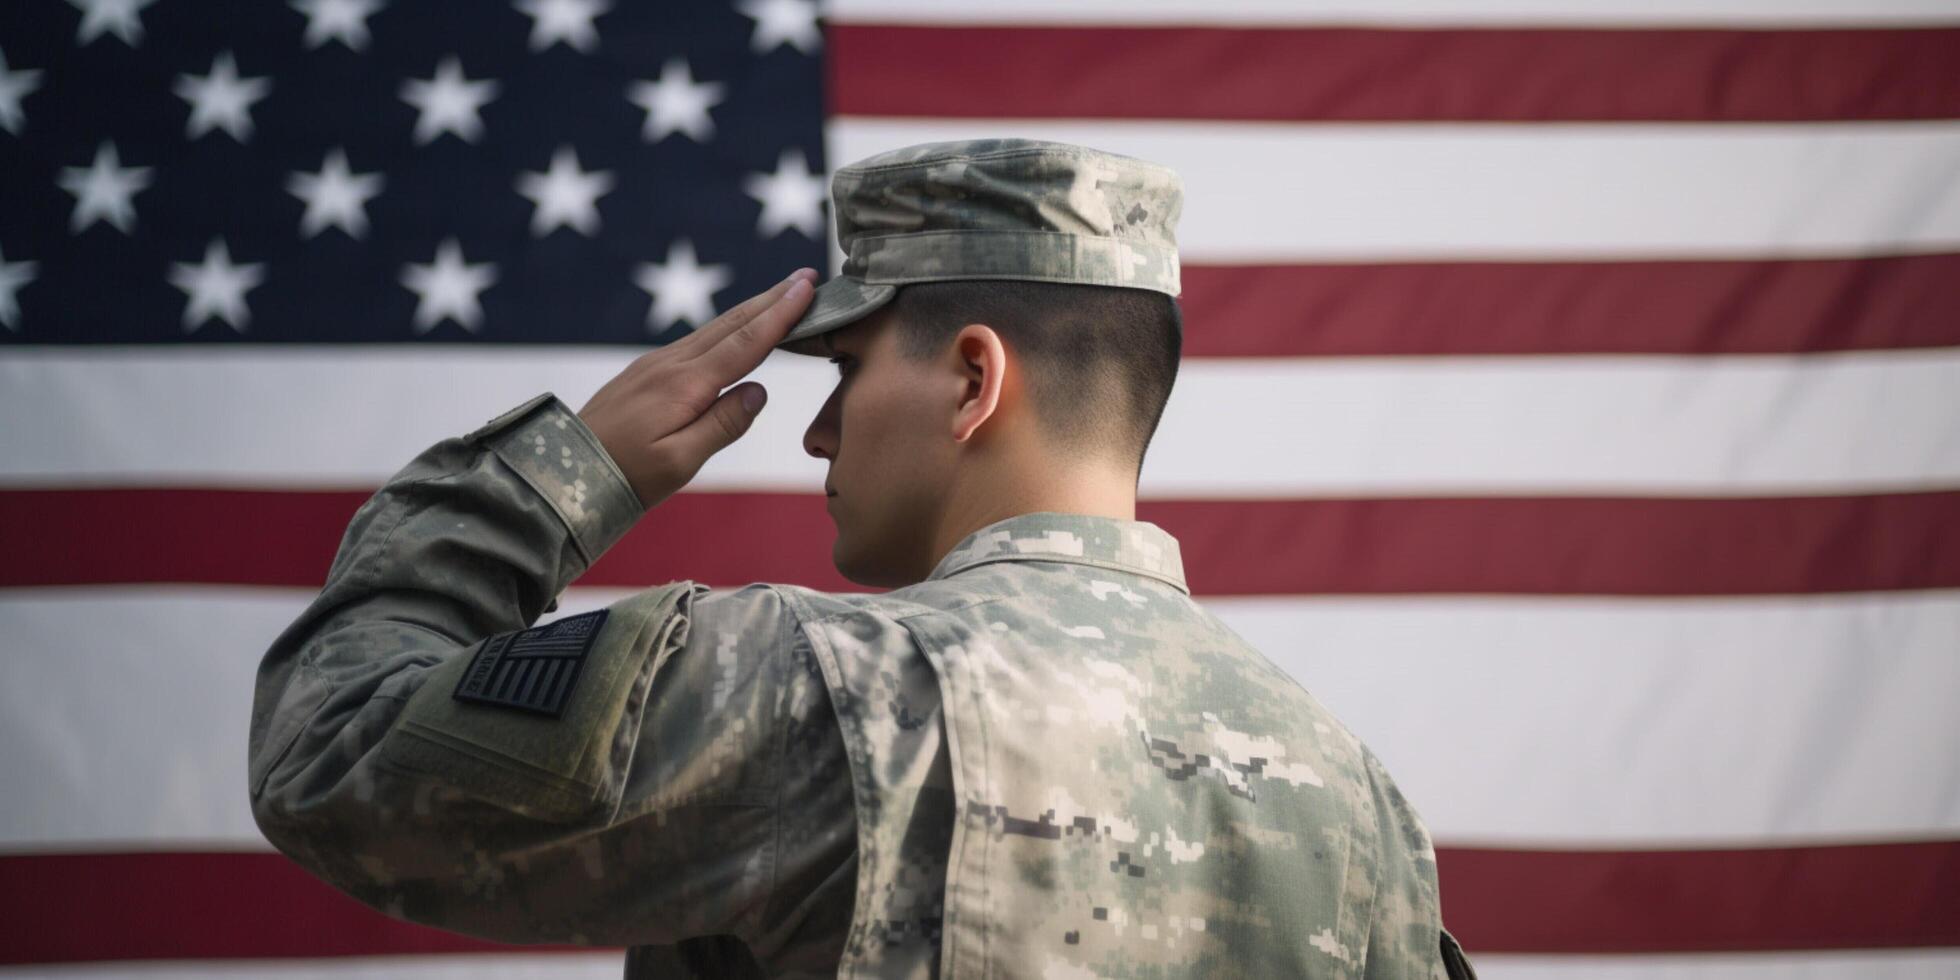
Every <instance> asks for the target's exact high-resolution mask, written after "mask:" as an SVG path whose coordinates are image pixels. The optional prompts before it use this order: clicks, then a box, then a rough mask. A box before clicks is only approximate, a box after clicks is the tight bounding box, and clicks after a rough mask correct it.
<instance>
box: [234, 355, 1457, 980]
mask: <svg viewBox="0 0 1960 980" xmlns="http://www.w3.org/2000/svg"><path fill="white" fill-rule="evenodd" d="M641 513H642V509H641V508H640V506H639V503H638V499H637V497H635V496H634V494H633V492H632V490H631V489H630V487H629V486H628V485H627V483H626V481H625V480H624V478H623V477H622V476H621V475H620V474H619V472H618V470H617V468H616V467H615V466H614V465H613V463H612V460H611V459H610V458H608V457H607V456H606V454H605V452H604V451H603V449H602V448H601V447H600V446H599V444H598V442H597V441H596V439H594V438H593V436H592V435H591V433H590V432H589V431H588V430H586V429H585V427H584V425H583V423H582V422H581V421H580V420H579V419H578V417H577V416H576V415H575V414H574V413H572V412H571V411H570V410H569V409H568V408H566V407H565V406H564V405H563V404H562V403H561V402H559V401H558V400H557V399H556V398H554V397H552V396H550V395H548V394H547V395H543V396H540V397H539V398H537V399H534V400H532V401H530V402H528V403H526V404H524V405H522V406H519V407H518V408H517V409H514V410H513V411H511V412H509V413H507V414H506V415H504V416H501V417H499V418H498V419H497V420H494V421H493V422H491V423H490V424H489V425H486V426H485V427H483V428H482V429H479V430H477V431H476V432H474V433H471V434H470V435H469V436H467V437H464V438H461V439H448V440H444V441H442V442H440V443H437V444H436V445H435V446H433V447H432V448H430V449H428V450H427V451H425V452H424V453H423V454H422V455H420V456H418V457H417V458H416V459H415V460H414V461H413V462H411V463H410V464H409V465H408V466H407V467H406V468H404V469H403V470H402V471H401V472H399V473H397V474H396V475H395V476H394V477H393V478H391V479H390V480H389V481H388V483H387V484H386V485H385V486H384V487H383V488H382V489H381V490H380V491H379V492H377V493H376V494H375V496H374V497H373V498H372V499H370V500H369V501H368V502H367V503H366V504H364V505H363V506H362V507H361V508H360V510H359V511H358V512H357V513H356V515H355V517H354V520H353V522H352V524H351V525H350V526H349V528H348V530H347V534H346V537H345V538H344V539H343V541H342V543H341V547H340V551H339V553H338V555H337V556H336V558H335V560H334V563H333V566H332V569H331V571H330V572H329V576H328V580H327V583H326V587H325V588H324V590H323V591H322V592H321V593H320V595H319V597H318V598H317V599H316V600H315V601H314V602H313V603H312V604H311V605H310V606H309V607H308V608H307V610H306V611H305V612H304V613H303V614H302V615H301V616H300V618H299V619H298V620H297V621H296V622H294V623H293V624H292V626H291V627H290V628H288V629H287V630H286V631H285V632H284V633H283V634H281V635H280V636H279V638H278V639H277V640H276V641H275V642H274V644H273V645H272V647H271V649H270V650H269V651H268V652H267V653H266V656H265V659H264V662H263V664H262V665H261V668H260V671H259V677H258V686H257V690H256V697H255V701H254V705H253V715H252V727H251V753H250V777H251V794H252V805H253V812H254V814H255V815H256V817H257V819H258V821H259V826H260V827H261V828H262V829H263V831H264V832H265V834H266V836H267V837H268V838H269V839H270V840H271V841H272V842H273V843H274V844H275V845H276V846H277V847H278V848H279V849H280V850H281V851H283V852H285V853H286V854H288V855H290V856H291V857H293V858H294V859H295V860H296V861H298V862H300V863H301V864H303V865H304V866H306V867H307V868H309V869H311V870H312V871H313V872H315V873H316V874H318V875H320V876H321V877H323V878H325V879H326V880H327V881H329V882H331V883H333V884H334V885H336V886H337V887H339V888H341V889H343V890H345V891H346V892H348V893H349V894H351V895H353V896H355V897H356V898H358V899H359V900H361V901H363V902H365V903H367V904H369V905H371V906H373V907H375V908H378V909H381V910H383V911H385V912H387V913H388V914H390V915H394V916H397V917H400V918H405V919H410V920H413V921H418V922H424V923H428V924H432V925H436V926H441V927H445V928H449V929H453V930H457V931H460V932H464V933H468V934H471V935H475V936H480V937H485V938H490V939H497V940H503V941H507V942H517V943H576V944H589V945H620V946H628V947H632V948H631V949H630V950H629V952H628V955H627V972H628V975H629V976H641V977H673V976H714V977H722V976H776V977H817V976H832V975H842V976H856V977H930V976H942V975H943V976H948V977H1042V978H1061V980H1074V978H1091V977H1109V978H1146V977H1148V978H1173V977H1213V976H1219V977H1241V976H1261V977H1264V976H1311V977H1355V978H1363V977H1365V978H1385V977H1397V978H1400V977H1419V978H1427V977H1442V976H1444V965H1443V961H1442V959H1441V958H1440V956H1439V941H1440V940H1441V938H1442V937H1441V936H1440V935H1439V930H1440V914H1439V908H1438V896H1437V889H1436V876H1435V860H1434V854H1433V852H1432V849H1431V846H1430V841H1429V836H1428V834H1427V832H1426V831H1425V829H1424V828H1423V825H1422V823H1421V821H1420V820H1419V819H1418V818H1417V816H1416V814H1415V812H1414V811H1413V810H1412V809H1411V808H1410V806H1409V804H1408V803H1407V802H1406V801H1405V800H1404V799H1403V798H1402V796H1401V795H1400V794H1399V793H1398V792H1397V791H1396V788H1395V785H1394V783H1393V782H1392V781H1391V780H1390V779H1389V777H1388V775H1387V774H1386V773H1385V772H1384V771H1383V770H1382V768H1381V766H1380V764H1379V763H1378V762H1377V761H1376V760H1375V758H1374V757H1373V755H1371V754H1370V753H1369V752H1368V750H1367V749H1366V748H1365V747H1364V746H1363V745H1362V744H1361V742H1360V741H1358V740H1357V739H1356V738H1355V737H1354V735H1353V734H1351V733H1350V732H1349V731H1348V730H1347V729H1346V728H1345V727H1343V726H1342V725H1341V723H1340V722H1339V721H1337V720H1336V719H1335V718H1334V717H1333V716H1332V715H1330V714H1329V713H1328V712H1327V711H1326V710H1325V709H1324V708H1322V707H1321V705H1320V704H1319V703H1318V702H1316V701H1315V700H1314V699H1313V698H1312V697H1311V696H1310V695H1309V694H1308V693H1307V692H1306V691H1304V690H1302V689H1301V688H1300V687H1299V685H1298V684H1296V683H1295V682H1294V681H1293V680H1292V679H1291V678H1290V677H1288V676H1287V675H1286V674H1284V673H1283V672H1281V671H1280V670H1279V669H1277V668H1276V667H1274V666H1273V665H1272V664H1271V663H1270V662H1268V661H1267V660H1266V659H1265V658H1264V657H1262V656H1261V655H1260V654H1259V653H1258V652H1257V651H1255V650H1253V649H1252V648H1251V647H1249V646H1248V645H1246V643H1245V642H1244V641H1242V640H1241V639H1240V638H1239V637H1237V636H1236V635H1234V634H1233V633H1232V632H1231V631H1230V630H1229V629H1227V628H1226V627H1225V626H1223V625H1222V624H1220V623H1219V622H1218V620H1216V619H1215V618H1214V617H1212V616H1211V615H1210V614H1209V613H1207V612H1206V611H1205V610H1204V609H1203V608H1202V607H1201V606H1200V605H1199V604H1198V603H1196V602H1194V601H1193V600H1192V599H1191V596H1190V594H1189V591H1188V589H1187V587H1186V584H1185V581H1184V577H1183V568H1182V562H1181V558H1180V554H1179V550H1178V543H1177V541H1176V540H1175V539H1173V538H1172V537H1171V536H1170V535H1168V534H1166V533H1165V532H1164V531H1163V530H1161V529H1160V528H1158V527H1157V526H1156V525H1153V524H1149V523H1145V522H1138V521H1123V520H1115V519H1110V518H1098V517H1088V516H1083V515H1071V514H1060V513H1032V514H1023V515H1020V516H1017V517H1012V518H1009V519H1006V520H1003V521H1000V522H998V523H995V524H992V525H989V526H988V527H985V528H981V529H979V530H978V531H975V532H974V533H973V534H971V535H970V536H968V537H967V538H966V539H965V540H964V541H963V542H962V543H961V544H960V545H959V546H958V547H957V548H955V549H954V550H953V551H952V552H950V553H948V554H947V555H946V556H944V558H943V559H942V560H941V561H940V562H939V564H938V566H937V567H936V568H935V569H934V570H933V572H932V574H931V576H930V577H929V578H928V579H927V580H925V581H923V582H920V583H918V584H916V585H913V586H909V587H906V588H902V589H898V590H895V591H892V592H888V593H884V594H829V593H822V592H817V591H814V590H810V589H805V588H800V587H794V586H783V585H769V584H761V583H756V584H751V585H748V586H745V587H743V588H740V589H734V590H721V591H714V590H709V589H707V588H705V587H702V586H698V585H695V584H694V583H692V582H685V581H683V582H677V583H670V584H668V585H664V586H660V587H657V588H653V589H648V590H645V591H643V592H641V593H639V594H637V595H635V596H633V597H631V598H628V599H626V600H623V601H621V602H618V603H615V604H614V605H612V606H611V607H609V610H608V612H607V618H606V620H605V622H604V625H603V627H602V628H600V629H599V631H598V632H597V634H596V635H595V639H594V642H593V645H592V648H591V652H590V654H589V656H588V659H587V662H586V666H585V673H584V674H582V675H581V676H580V678H579V680H578V682H577V687H576V688H575V689H574V691H573V693H572V695H571V698H570V701H569V705H568V707H567V708H566V710H565V713H564V714H563V716H562V717H559V718H549V717H545V716H541V715H530V714H525V713H521V712H517V711H512V710H510V709H506V708H499V707H493V706H485V705H480V704H469V703H463V702H458V701H456V700H455V699H454V698H452V697H451V696H450V694H451V691H452V690H453V689H454V687H455V684H456V681H457V679H458V678H459V677H460V676H461V672H462V671H463V669H464V667H465V666H466V665H467V663H468V661H469V660H470V658H471V657H472V655H473V653H474V652H475V651H476V649H477V648H478V647H480V646H481V645H482V643H483V642H485V640H486V639H487V638H489V637H491V636H492V635H494V634H501V633H508V632H512V631H518V630H523V629H525V628H526V627H527V626H529V625H531V624H532V623H533V622H535V621H536V619H537V618H538V617H539V616H540V615H541V614H542V613H544V612H547V611H549V610H550V609H552V608H555V601H554V597H555V596H557V595H558V594H559V592H560V591H561V590H562V589H563V588H564V587H565V586H566V585H567V584H568V583H570V582H571V581H572V580H573V579H575V578H576V577H577V576H578V575H579V574H580V573H581V572H583V571H584V570H585V568H586V567H587V566H588V565H589V564H591V562H592V561H593V560H594V559H596V558H597V557H598V556H599V555H600V554H601V553H602V552H604V551H605V550H606V549H607V548H608V547H609V546H610V545H611V544H612V543H613V542H614V541H616V540H617V539H618V538H619V537H620V536H621V535H623V534H624V533H625V532H626V530H627V529H628V528H630V527H631V526H632V525H633V524H634V523H635V521H636V520H637V519H638V518H639V517H640V515H641Z"/></svg>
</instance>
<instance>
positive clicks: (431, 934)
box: [0, 841, 1960, 964]
mask: <svg viewBox="0 0 1960 980" xmlns="http://www.w3.org/2000/svg"><path fill="white" fill-rule="evenodd" d="M1437 863H1438V867H1439V869H1440V877H1441V880H1442V894H1443V909H1444V921H1445V922H1446V923H1448V925H1449V927H1450V930H1451V932H1453V933H1455V934H1456V936H1457V937H1458V938H1459V939H1461V940H1462V941H1463V943H1464V945H1465V946H1466V947H1467V948H1469V949H1470V950H1471V951H1472V953H1473V954H1474V953H1500V952H1501V953H1555V952H1590V953H1600V952H1667V951H1674V952H1689V951H1702V950H1776V949H1841V948H1861V947H1909V946H1941V945H1954V944H1960V842H1954V841H1937V842H1930V843H1913V844H1866V845H1844V846H1833V847H1791V848H1764V849H1759V850H1722V851H1715V850H1705V851H1513V850H1489V849H1481V848H1477V849H1451V848H1443V849H1441V850H1439V852H1438V854H1437ZM0 915H3V916H4V917H5V921H6V922H7V926H8V927H7V929H6V930H4V932H0V963H9V964H19V963H69V962H77V961H101V960H137V959H142V960H149V959H189V960H203V959H230V958H245V957H249V958H287V957H322V956H383V955H403V954H418V953H456V952H484V951H493V950H499V949H503V950H515V949H520V948H521V949H524V950H526V951H540V950H553V951H557V950H562V949H564V948H565V947H530V946H527V947H511V946H503V945H499V944H496V943H488V942H483V941H481V940H476V939H470V938H467V937H464V936H459V935H455V934H452V933H448V932H443V931H440V930H436V929H430V928H427V927H424V926H417V925H411V924H407V923H403V922H399V921H396V920H394V919H390V918H388V917H386V916H383V915H382V914H380V913H379V912H375V911H373V910H370V909H368V908H366V907H365V906H362V905H360V904H358V903H356V902H354V901H353V900H352V899H350V898H347V897H345V896H343V895H341V894H340V893H339V892H337V891H335V890H333V889H332V888H331V887H329V886H327V885H326V884H324V883H322V882H320V881H319V880H317V879H315V878H313V877H312V876H311V875H309V874H307V873H306V872H304V871H302V870H301V869H300V868H299V867H298V866H297V865H295V864H293V863H291V862H290V861H288V860H286V858H284V857H283V856H280V855H277V854H259V853H253V854H240V853H216V854H212V853H202V854H178V853H124V854H37V855H15V856H10V857H0Z"/></svg>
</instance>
